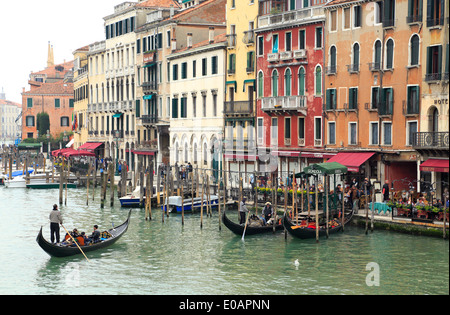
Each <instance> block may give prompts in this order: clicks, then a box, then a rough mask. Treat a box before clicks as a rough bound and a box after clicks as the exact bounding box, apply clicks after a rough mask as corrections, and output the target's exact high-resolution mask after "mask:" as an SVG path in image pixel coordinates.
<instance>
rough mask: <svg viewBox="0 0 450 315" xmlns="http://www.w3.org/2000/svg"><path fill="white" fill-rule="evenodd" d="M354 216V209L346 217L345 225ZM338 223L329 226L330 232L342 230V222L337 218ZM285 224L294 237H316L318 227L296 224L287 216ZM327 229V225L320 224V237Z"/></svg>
mask: <svg viewBox="0 0 450 315" xmlns="http://www.w3.org/2000/svg"><path fill="white" fill-rule="evenodd" d="M352 217H353V210H351V212H350V213H349V214H347V215H346V216H345V217H344V225H345V224H347V223H348V222H349V221H350V220H351V219H352ZM335 222H336V223H337V224H336V225H334V226H332V227H329V228H328V234H329V235H330V234H333V233H336V232H339V231H340V230H342V222H341V221H340V220H339V221H338V222H337V219H336V220H335ZM283 225H284V227H285V228H286V230H287V231H288V232H289V234H291V235H292V236H294V237H297V238H301V239H308V238H315V237H316V229H315V228H309V227H308V226H307V225H296V224H294V223H293V222H292V220H291V219H290V218H289V217H288V216H287V215H285V216H283ZM326 235H327V230H326V227H325V225H319V237H320V236H326Z"/></svg>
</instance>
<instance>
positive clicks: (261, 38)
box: [258, 36, 264, 56]
mask: <svg viewBox="0 0 450 315" xmlns="http://www.w3.org/2000/svg"><path fill="white" fill-rule="evenodd" d="M258 56H264V36H258Z"/></svg>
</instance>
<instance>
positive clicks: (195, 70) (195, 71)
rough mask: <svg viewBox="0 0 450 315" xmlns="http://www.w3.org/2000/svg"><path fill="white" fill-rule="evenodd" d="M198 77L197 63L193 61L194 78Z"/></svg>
mask: <svg viewBox="0 0 450 315" xmlns="http://www.w3.org/2000/svg"><path fill="white" fill-rule="evenodd" d="M196 76H197V61H196V60H194V61H192V77H193V78H195V77H196Z"/></svg>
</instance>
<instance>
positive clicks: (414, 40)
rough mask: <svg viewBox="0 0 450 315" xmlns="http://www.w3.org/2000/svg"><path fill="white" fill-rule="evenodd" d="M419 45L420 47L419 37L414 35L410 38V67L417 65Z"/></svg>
mask: <svg viewBox="0 0 450 315" xmlns="http://www.w3.org/2000/svg"><path fill="white" fill-rule="evenodd" d="M419 45H420V38H419V35H417V34H414V35H413V36H412V37H411V42H410V45H409V48H410V58H411V62H410V65H411V66H417V65H419Z"/></svg>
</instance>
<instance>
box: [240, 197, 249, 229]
mask: <svg viewBox="0 0 450 315" xmlns="http://www.w3.org/2000/svg"><path fill="white" fill-rule="evenodd" d="M247 212H248V209H247V207H246V206H245V198H242V200H241V202H240V203H239V224H244V223H245V215H246V213H247Z"/></svg>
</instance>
